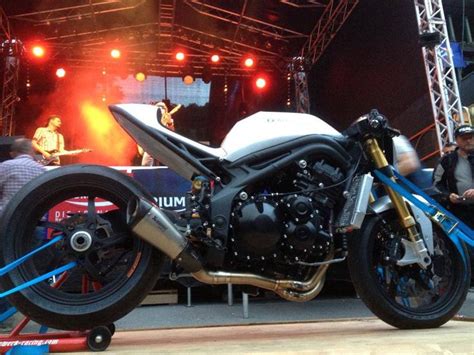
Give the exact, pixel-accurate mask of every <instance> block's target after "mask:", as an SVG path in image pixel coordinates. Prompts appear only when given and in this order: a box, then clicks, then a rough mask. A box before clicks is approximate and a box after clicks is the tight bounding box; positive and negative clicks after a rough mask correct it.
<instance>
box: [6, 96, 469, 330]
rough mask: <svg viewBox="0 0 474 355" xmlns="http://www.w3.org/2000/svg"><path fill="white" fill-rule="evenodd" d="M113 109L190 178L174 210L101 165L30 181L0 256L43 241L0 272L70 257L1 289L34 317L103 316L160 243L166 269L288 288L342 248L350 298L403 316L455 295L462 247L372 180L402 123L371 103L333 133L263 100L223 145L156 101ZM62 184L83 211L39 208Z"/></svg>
mask: <svg viewBox="0 0 474 355" xmlns="http://www.w3.org/2000/svg"><path fill="white" fill-rule="evenodd" d="M110 110H111V112H112V114H113V116H114V118H115V119H116V121H117V122H118V123H119V124H120V126H121V127H122V128H123V129H124V130H125V131H126V132H127V133H128V134H129V135H130V136H131V137H132V138H133V139H134V140H135V141H136V142H137V144H139V145H140V146H141V147H143V148H144V150H145V151H147V152H148V153H149V154H151V155H152V156H153V157H154V158H156V159H158V160H159V161H160V162H162V163H163V164H165V165H167V166H168V167H169V168H171V169H173V170H174V171H175V172H177V173H178V174H179V175H181V176H183V177H185V178H186V179H189V181H190V191H189V192H188V193H187V195H186V210H185V211H184V212H173V211H167V210H163V209H160V208H159V207H158V206H157V205H156V204H155V202H154V199H153V197H152V196H150V194H149V193H148V192H147V190H146V189H145V188H144V187H143V186H141V185H139V184H138V183H137V182H136V181H135V180H133V179H132V178H130V177H129V176H127V175H126V174H123V173H121V172H118V171H116V170H114V169H112V168H109V167H105V166H96V165H72V166H65V167H60V168H57V169H54V170H51V171H48V172H46V173H45V174H43V175H41V176H39V177H38V178H36V179H34V180H33V181H31V182H30V183H29V184H27V185H26V186H25V187H24V188H23V189H22V190H20V192H19V193H18V194H17V195H16V196H15V197H14V198H13V199H12V200H11V202H10V204H9V205H8V207H7V208H6V210H5V213H4V215H3V218H2V220H1V225H0V237H1V243H2V249H1V255H0V257H1V262H2V264H3V265H8V264H10V263H12V262H14V261H15V260H17V259H19V258H21V257H23V256H25V255H30V254H28V253H30V252H31V251H32V250H36V248H38V247H40V249H38V250H37V251H36V252H35V254H34V255H30V257H29V258H28V259H27V260H24V262H23V263H22V264H20V265H19V266H18V267H17V268H15V269H13V270H11V271H10V272H8V273H7V274H5V275H4V276H3V277H2V278H1V286H2V288H3V289H4V290H7V289H12V288H15V287H18V286H20V285H23V284H25V283H26V282H28V281H30V280H32V279H35V278H38V277H40V276H41V275H43V274H44V273H45V272H46V271H48V270H51V269H54V268H57V267H58V266H61V265H63V266H64V265H71V267H69V268H67V269H66V268H64V269H61V270H62V272H61V273H60V275H58V278H57V279H53V280H52V278H46V277H43V278H42V279H41V280H43V281H41V282H37V283H36V284H34V285H32V286H30V287H28V288H25V289H22V290H21V291H19V292H16V293H14V294H12V295H10V296H9V297H8V300H9V302H11V303H12V304H13V305H14V306H15V307H16V308H17V309H18V310H19V311H21V312H22V313H24V314H26V315H28V316H29V317H31V319H33V320H34V321H36V322H38V323H40V324H44V325H46V326H49V327H53V328H57V329H70V330H82V329H91V328H93V327H95V326H100V325H108V324H112V323H113V322H114V321H116V320H118V319H120V318H121V317H123V316H124V315H126V314H127V313H128V312H130V311H131V310H133V309H134V308H135V307H136V306H137V305H138V304H140V302H141V301H142V300H143V299H144V297H145V296H146V295H147V294H148V292H149V291H150V290H151V289H152V288H153V287H154V285H155V283H156V281H157V279H158V277H159V276H160V270H162V267H163V264H164V262H165V261H166V260H168V259H167V258H169V260H171V262H172V273H173V275H174V277H175V278H176V277H179V275H184V274H186V275H189V274H190V275H191V276H192V277H193V278H194V279H196V280H198V281H200V282H202V283H204V284H210V285H219V284H228V283H231V284H236V285H247V286H250V287H256V288H262V289H265V290H271V291H273V292H275V293H276V294H278V295H279V296H281V297H282V298H284V299H286V300H289V301H296V302H305V301H309V300H312V299H314V298H315V297H316V296H317V295H318V294H319V293H320V292H321V290H322V288H323V286H324V283H325V277H326V273H327V270H328V268H329V267H330V266H331V265H332V264H334V263H338V262H342V261H344V260H346V258H347V261H348V268H349V272H350V275H351V279H352V282H353V284H354V287H355V289H356V291H357V293H358V295H359V296H360V298H361V299H362V301H363V302H364V303H365V304H366V305H367V307H368V308H369V309H370V310H371V311H372V312H373V313H374V314H375V315H377V316H378V317H379V318H380V319H382V320H383V321H385V322H386V323H388V324H390V325H392V326H394V327H397V328H401V329H410V328H432V327H439V326H441V325H442V324H444V323H446V322H447V321H448V320H450V319H451V318H452V317H453V316H454V315H455V314H456V312H457V311H458V310H459V309H460V307H461V306H462V304H463V302H464V300H465V298H466V294H467V292H468V288H469V280H470V276H469V274H470V267H469V260H465V259H466V258H465V255H466V247H465V246H464V245H463V244H460V245H458V246H456V245H455V244H456V243H453V241H452V240H451V239H450V238H449V236H448V235H447V234H446V233H445V232H443V230H442V229H441V228H439V227H438V226H437V225H436V224H434V223H432V222H431V220H430V219H429V218H428V217H427V216H426V215H425V214H424V213H423V212H422V211H421V210H420V209H419V208H418V207H417V206H415V205H413V204H412V203H410V202H409V201H406V200H405V199H404V198H402V197H401V196H400V195H399V194H398V193H397V192H395V191H394V190H393V189H392V188H390V187H387V186H385V190H386V194H382V195H380V196H379V197H377V198H375V197H374V195H373V194H372V191H373V186H374V177H373V174H371V173H373V172H374V171H375V170H376V169H377V170H378V171H383V172H384V174H386V175H387V176H389V177H390V178H391V179H392V180H394V177H393V172H392V171H391V169H390V167H389V163H388V161H392V159H393V157H392V155H393V153H392V152H391V150H392V138H393V137H394V136H395V135H397V134H398V133H397V131H396V130H394V129H392V128H390V127H389V126H388V123H387V120H386V118H385V117H384V116H382V115H381V114H379V113H378V112H377V111H376V110H372V111H371V112H370V113H369V114H367V115H364V116H362V117H361V118H360V119H358V120H357V121H356V122H354V123H353V124H352V125H351V126H350V127H349V128H348V129H346V130H345V131H343V132H342V133H341V132H338V131H337V130H335V129H334V128H333V127H331V126H330V125H328V124H327V123H325V122H324V121H322V120H320V119H319V118H317V117H314V116H311V115H307V114H297V113H277V112H259V113H257V114H254V115H252V116H249V117H247V118H245V119H243V120H241V121H239V122H238V123H237V124H236V125H235V126H234V127H233V128H232V130H231V131H230V132H229V133H228V135H227V136H226V138H225V139H224V141H223V143H222V145H221V147H219V148H211V147H209V146H206V145H202V144H200V143H198V142H195V141H193V140H190V139H188V138H186V137H184V136H181V135H180V134H178V133H176V132H173V131H171V130H169V129H167V128H166V127H164V126H162V125H161V124H160V117H158V115H159V112H160V111H158V110H157V108H156V107H155V106H151V105H138V104H137V105H135V104H121V105H113V106H110ZM73 198H80V199H82V201H84V208H83V210H82V211H76V212H70V213H68V214H66V215H65V216H62V217H61V218H59V219H58V220H52V219H51V218H49V217H48V211H50V210H52V209H54V208H55V206H58V205H59V204H61V203H62V202H64V201H67V200H70V199H73ZM106 204H107V205H109V206H113V208H112V209H109V210H107V211H104V210H103V209H102V206H104V205H106ZM45 243H49V244H48V245H51V247H47V248H46V247H45ZM41 247H43V248H41ZM463 253H464V256H463V255H462V254H463Z"/></svg>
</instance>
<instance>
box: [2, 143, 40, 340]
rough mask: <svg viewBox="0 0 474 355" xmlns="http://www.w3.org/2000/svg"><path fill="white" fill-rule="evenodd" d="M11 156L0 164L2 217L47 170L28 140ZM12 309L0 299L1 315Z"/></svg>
mask: <svg viewBox="0 0 474 355" xmlns="http://www.w3.org/2000/svg"><path fill="white" fill-rule="evenodd" d="M10 156H11V157H12V158H13V159H10V160H7V161H4V162H3V163H1V164H0V215H1V214H2V213H3V212H4V211H5V208H6V206H7V204H8V202H9V201H10V199H11V198H12V197H13V196H14V195H15V194H16V193H17V192H18V190H20V188H22V187H23V186H24V185H25V184H26V183H27V182H29V181H30V180H31V179H33V178H35V177H36V176H38V175H40V174H42V173H43V172H44V171H45V170H46V168H45V167H44V166H43V165H41V164H39V163H38V162H36V161H35V160H34V158H33V157H34V150H33V145H32V142H31V141H30V140H29V139H26V138H20V139H16V140H15V141H14V142H13V144H12V145H11V147H10ZM8 308H10V305H9V303H8V302H6V301H5V300H4V299H0V314H3V313H4V312H5V311H7V310H8ZM17 320H18V319H17V318H16V317H10V318H9V319H7V320H5V321H3V322H2V323H1V324H0V331H9V330H11V328H12V327H13V325H14V323H15V322H16V321H17Z"/></svg>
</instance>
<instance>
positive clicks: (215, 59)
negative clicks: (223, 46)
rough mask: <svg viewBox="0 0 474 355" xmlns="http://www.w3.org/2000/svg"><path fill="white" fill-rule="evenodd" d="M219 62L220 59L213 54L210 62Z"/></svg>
mask: <svg viewBox="0 0 474 355" xmlns="http://www.w3.org/2000/svg"><path fill="white" fill-rule="evenodd" d="M220 60H221V57H219V55H218V54H213V55H212V56H211V62H213V63H219V61H220Z"/></svg>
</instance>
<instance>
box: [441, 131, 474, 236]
mask: <svg viewBox="0 0 474 355" xmlns="http://www.w3.org/2000/svg"><path fill="white" fill-rule="evenodd" d="M454 138H455V140H456V144H457V146H458V147H457V148H456V149H455V150H454V151H453V152H451V153H448V154H446V155H444V156H442V157H441V160H440V162H439V163H438V165H437V167H436V168H435V170H434V172H433V182H434V185H435V187H436V189H437V190H438V191H439V192H440V195H441V196H440V197H441V198H440V202H442V203H443V204H445V205H446V207H447V208H448V209H450V210H451V211H452V212H453V214H454V215H455V216H457V217H458V218H459V219H461V220H462V221H463V222H464V223H466V224H467V225H468V226H469V227H471V228H474V180H473V176H474V127H473V126H471V125H461V126H459V127H458V128H456V130H455V131H454Z"/></svg>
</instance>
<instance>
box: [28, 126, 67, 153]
mask: <svg viewBox="0 0 474 355" xmlns="http://www.w3.org/2000/svg"><path fill="white" fill-rule="evenodd" d="M33 140H34V141H36V143H38V145H39V146H40V147H41V148H43V149H44V150H46V151H47V152H49V153H50V152H62V151H63V150H64V137H63V135H62V134H61V133H58V132H56V131H54V132H53V131H50V130H49V129H48V128H47V127H40V128H37V129H36V132H35V135H34V136H33Z"/></svg>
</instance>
